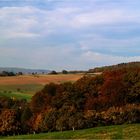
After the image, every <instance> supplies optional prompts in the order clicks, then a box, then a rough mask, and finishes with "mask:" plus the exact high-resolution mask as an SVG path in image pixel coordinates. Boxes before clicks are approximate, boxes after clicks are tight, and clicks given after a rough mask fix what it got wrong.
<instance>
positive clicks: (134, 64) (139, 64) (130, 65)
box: [88, 62, 140, 72]
mask: <svg viewBox="0 0 140 140" xmlns="http://www.w3.org/2000/svg"><path fill="white" fill-rule="evenodd" d="M133 67H139V68H140V62H129V63H121V64H117V65H112V66H103V67H96V68H94V69H89V71H88V72H103V71H108V70H114V69H121V68H133Z"/></svg>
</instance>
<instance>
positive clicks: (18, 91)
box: [0, 84, 43, 101]
mask: <svg viewBox="0 0 140 140" xmlns="http://www.w3.org/2000/svg"><path fill="white" fill-rule="evenodd" d="M42 88H43V86H42V85H39V84H23V85H0V96H6V97H10V98H13V97H14V98H16V99H26V100H27V101H30V99H31V98H32V96H33V95H34V94H35V93H36V92H37V91H39V90H41V89H42Z"/></svg>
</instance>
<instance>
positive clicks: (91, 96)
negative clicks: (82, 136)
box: [0, 66, 140, 135]
mask: <svg viewBox="0 0 140 140" xmlns="http://www.w3.org/2000/svg"><path fill="white" fill-rule="evenodd" d="M139 116H140V68H139V67H137V66H134V67H125V68H124V67H123V68H119V69H113V70H109V71H105V72H103V73H102V74H101V75H97V76H84V77H82V78H81V79H79V80H78V81H76V82H75V83H70V82H67V83H62V84H54V83H50V84H47V85H46V86H45V87H44V88H43V89H42V90H41V91H39V92H37V93H36V94H35V95H34V96H33V97H32V100H31V102H30V103H28V102H27V101H26V100H16V99H15V98H14V99H12V98H6V97H0V134H1V135H15V134H27V133H40V132H48V131H64V130H76V129H84V128H92V127H96V126H104V125H113V124H124V123H140V117H139Z"/></svg>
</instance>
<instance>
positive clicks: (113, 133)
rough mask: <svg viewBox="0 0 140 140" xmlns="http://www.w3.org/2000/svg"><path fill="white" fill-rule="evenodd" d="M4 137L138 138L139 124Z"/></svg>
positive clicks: (139, 132) (139, 134)
mask: <svg viewBox="0 0 140 140" xmlns="http://www.w3.org/2000/svg"><path fill="white" fill-rule="evenodd" d="M3 138H5V139H132V140H136V139H137V140H138V139H140V124H125V125H114V126H103V127H96V128H90V129H83V130H76V131H64V132H49V133H41V134H30V135H19V136H10V137H3Z"/></svg>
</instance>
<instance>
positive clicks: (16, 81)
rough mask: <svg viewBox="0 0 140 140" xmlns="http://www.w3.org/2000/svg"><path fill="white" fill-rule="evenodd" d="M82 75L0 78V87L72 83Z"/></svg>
mask: <svg viewBox="0 0 140 140" xmlns="http://www.w3.org/2000/svg"><path fill="white" fill-rule="evenodd" d="M82 76H83V74H58V75H37V76H33V75H22V76H13V77H0V85H24V84H41V85H45V84H48V83H50V82H54V83H63V82H68V81H71V82H74V81H76V80H78V79H80V78H81V77H82Z"/></svg>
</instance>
